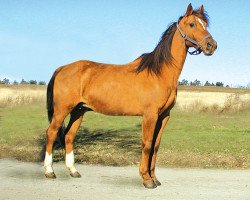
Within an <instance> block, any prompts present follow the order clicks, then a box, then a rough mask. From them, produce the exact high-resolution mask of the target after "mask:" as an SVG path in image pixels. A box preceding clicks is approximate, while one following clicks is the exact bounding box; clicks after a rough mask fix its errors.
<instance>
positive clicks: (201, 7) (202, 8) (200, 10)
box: [199, 5, 204, 13]
mask: <svg viewBox="0 0 250 200" xmlns="http://www.w3.org/2000/svg"><path fill="white" fill-rule="evenodd" d="M199 12H200V13H204V6H203V5H201V6H200V7H199Z"/></svg>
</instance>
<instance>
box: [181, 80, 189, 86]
mask: <svg viewBox="0 0 250 200" xmlns="http://www.w3.org/2000/svg"><path fill="white" fill-rule="evenodd" d="M179 85H188V80H186V79H182V81H179Z"/></svg>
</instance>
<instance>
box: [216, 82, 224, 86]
mask: <svg viewBox="0 0 250 200" xmlns="http://www.w3.org/2000/svg"><path fill="white" fill-rule="evenodd" d="M215 85H216V86H217V87H223V86H224V83H222V82H216V83H215Z"/></svg>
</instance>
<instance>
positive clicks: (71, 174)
mask: <svg viewBox="0 0 250 200" xmlns="http://www.w3.org/2000/svg"><path fill="white" fill-rule="evenodd" d="M70 176H72V177H74V178H81V177H82V176H81V174H79V172H77V171H76V172H74V173H70Z"/></svg>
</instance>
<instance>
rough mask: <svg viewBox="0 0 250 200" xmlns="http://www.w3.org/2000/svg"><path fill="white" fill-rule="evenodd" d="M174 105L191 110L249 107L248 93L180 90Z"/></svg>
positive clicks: (202, 110) (182, 109) (249, 95)
mask: <svg viewBox="0 0 250 200" xmlns="http://www.w3.org/2000/svg"><path fill="white" fill-rule="evenodd" d="M176 107H177V108H178V109H180V110H181V111H187V112H189V111H192V112H216V113H225V112H233V113H235V112H239V111H243V110H245V109H247V108H249V107H250V94H244V93H243V94H242V93H225V92H196V91H194V92H193V91H188V92H186V91H180V92H179V93H178V97H177V103H176Z"/></svg>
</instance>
